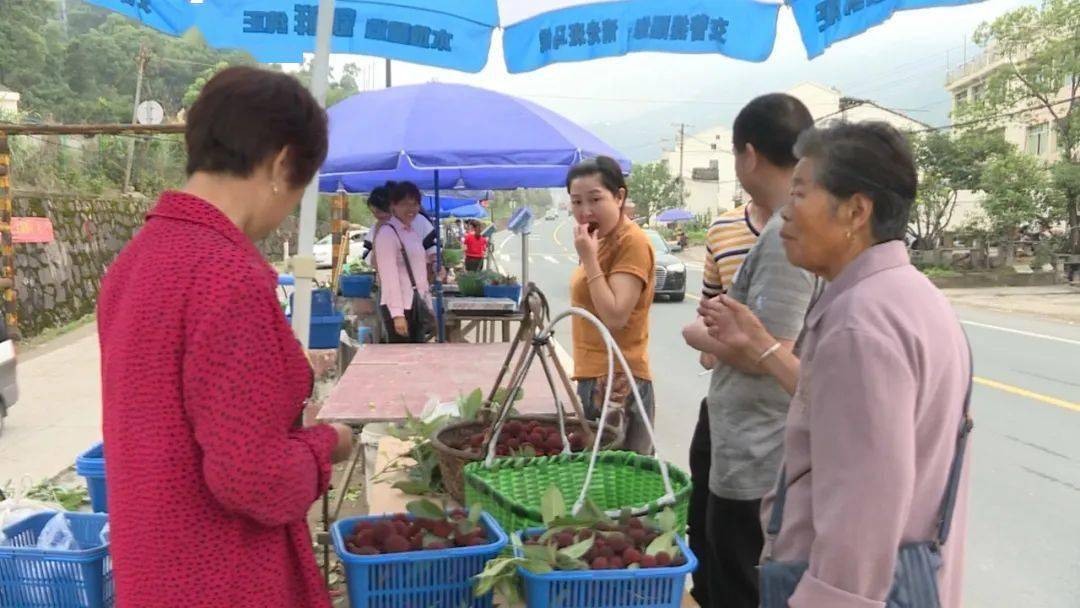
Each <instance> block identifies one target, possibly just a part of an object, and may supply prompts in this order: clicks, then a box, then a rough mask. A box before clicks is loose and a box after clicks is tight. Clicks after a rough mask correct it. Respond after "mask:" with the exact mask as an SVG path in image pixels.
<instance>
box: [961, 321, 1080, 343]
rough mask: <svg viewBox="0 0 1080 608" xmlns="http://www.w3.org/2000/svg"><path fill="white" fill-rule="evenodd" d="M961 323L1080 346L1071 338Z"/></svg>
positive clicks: (967, 322)
mask: <svg viewBox="0 0 1080 608" xmlns="http://www.w3.org/2000/svg"><path fill="white" fill-rule="evenodd" d="M960 322H961V323H963V324H964V325H971V326H973V327H982V328H984V329H993V330H997V331H1001V332H1005V333H1010V334H1017V335H1021V336H1027V337H1029V338H1042V339H1043V340H1053V341H1054V342H1063V343H1065V344H1072V345H1073V346H1080V340H1071V339H1069V338H1061V337H1059V336H1048V335H1046V334H1039V333H1035V332H1033V331H1024V330H1022V329H1013V328H1011V327H1002V326H1000V325H990V324H989V323H979V322H977V321H965V320H963V319H961V320H960Z"/></svg>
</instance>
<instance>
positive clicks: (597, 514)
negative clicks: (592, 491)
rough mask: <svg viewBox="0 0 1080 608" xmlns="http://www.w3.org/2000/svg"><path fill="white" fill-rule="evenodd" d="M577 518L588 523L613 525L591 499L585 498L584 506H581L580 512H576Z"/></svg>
mask: <svg viewBox="0 0 1080 608" xmlns="http://www.w3.org/2000/svg"><path fill="white" fill-rule="evenodd" d="M577 516H578V518H580V519H581V520H583V521H587V522H590V523H600V522H604V523H609V524H610V523H615V522H614V521H612V519H611V518H610V517H608V516H607V513H605V512H604V510H603V509H601V508H600V507H598V506H597V505H596V503H595V502H593V501H592V499H589V498H586V499H585V504H583V505H581V511H578V514H577Z"/></svg>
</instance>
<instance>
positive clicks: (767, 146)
mask: <svg viewBox="0 0 1080 608" xmlns="http://www.w3.org/2000/svg"><path fill="white" fill-rule="evenodd" d="M813 126H814V117H813V116H811V115H810V110H807V109H806V106H805V105H803V102H801V101H799V100H798V99H796V98H794V97H792V96H791V95H788V94H787V93H769V94H768V95H762V96H760V97H756V98H754V99H753V100H751V101H750V103H748V104H746V106H745V107H744V108H743V109H742V110H740V111H739V115H738V116H736V117H735V124H734V126H733V127H732V129H731V140H732V143H734V144H735V150H736V151H738V152H742V151H743V150H745V149H746V144H752V145H753V146H754V150H757V152H758V154H761V155H762V156H764V157H765V159H766V160H768V161H769V162H770V163H772V164H774V165H776V166H777V167H782V168H790V167H794V166H795V163H796V162H798V160H797V159H796V158H795V153H794V152H793V151H792V149H793V148H794V147H795V140H797V139H798V138H799V134H800V133H802V132H803V131H805V130H807V129H809V128H811V127H813Z"/></svg>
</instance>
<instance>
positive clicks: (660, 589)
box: [518, 528, 698, 608]
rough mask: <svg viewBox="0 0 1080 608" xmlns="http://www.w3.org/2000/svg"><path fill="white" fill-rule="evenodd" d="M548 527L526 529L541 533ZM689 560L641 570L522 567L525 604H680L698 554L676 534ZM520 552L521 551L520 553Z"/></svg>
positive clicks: (599, 607) (592, 607) (625, 607)
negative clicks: (539, 569) (540, 571)
mask: <svg viewBox="0 0 1080 608" xmlns="http://www.w3.org/2000/svg"><path fill="white" fill-rule="evenodd" d="M543 532H544V530H543V529H542V528H536V529H532V530H526V531H525V534H527V535H531V534H541V533H543ZM675 542H676V543H677V544H678V545H679V550H680V551H682V554H683V555H684V556H686V563H685V564H683V565H681V566H675V567H670V568H640V569H637V570H584V571H581V570H579V571H560V570H556V571H555V572H549V573H547V574H533V573H532V572H529V571H528V570H526V569H524V568H521V567H519V568H518V572H519V573H521V576H522V577H523V578H524V579H525V605H526V606H528V607H529V608H609V607H610V606H618V607H619V608H679V607H680V606H682V599H683V588H684V587H685V586H686V575H687V574H690V573H691V572H693V571H694V569H696V568H697V563H698V561H697V558H696V557H694V554H693V553H692V552H691V551H690V547H689V546H687V544H686V542H685V541H684V540H683V539H682V538H681V537H678V536H676V538H675ZM519 555H520V553H519Z"/></svg>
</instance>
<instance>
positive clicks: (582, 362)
mask: <svg viewBox="0 0 1080 608" xmlns="http://www.w3.org/2000/svg"><path fill="white" fill-rule="evenodd" d="M566 189H567V191H568V192H569V193H570V208H571V212H572V213H573V215H574V219H575V220H576V222H577V224H576V225H575V226H574V247H575V249H577V252H578V256H579V258H580V260H581V264H580V265H579V266H578V267H577V269H576V270H574V274H573V275H572V276H571V278H570V303H571V305H572V306H575V307H578V308H583V309H585V310H587V311H589V312H591V313H592V314H593V315H595V316H596V317H598V318H599V319H600V320H601V321H602V322H603V323H604V325H605V326H606V327H607V328H608V330H609V331H610V332H611V335H612V337H614V338H615V342H616V343H617V344H618V345H619V348H620V349H621V350H622V352H623V355H624V356H625V357H626V362H627V364H629V366H630V370H631V372H632V373H633V375H634V378H633V380H634V382H635V383H636V384H637V387H638V391H639V393H640V394H641V398H642V401H643V405H644V406H645V409H646V411H647V412H648V416H649V419H650V421H651V420H652V418H653V415H654V400H653V389H652V372H651V371H650V369H649V308H650V307H651V306H652V301H653V290H654V288H655V283H656V275H655V253H654V252H653V249H652V245H651V244H650V243H649V238H648V237H647V236H646V235H645V233H644V231H642V229H641V228H640V227H639V226H638V225H637V224H635V223H634V222H633V221H631V220H629V219H627V218H626V216H625V214H624V213H623V211H624V209H623V207H624V205H625V204H626V197H627V189H626V180H625V179H624V177H623V174H622V169H621V168H620V167H619V164H618V163H617V162H615V160H614V159H612V158H609V157H606V156H600V157H597V158H595V159H590V160H586V161H583V162H581V163H579V164H578V165H576V166H574V167H573V168H572V169H570V172H569V174H567V176H566ZM572 334H573V341H574V379H575V380H577V382H578V395H579V396H580V397H581V401H582V405H583V406H584V409H585V414H586V415H587V416H589V417H590V418H594V419H595V418H599V417H600V409H601V407H602V406H603V400H604V389H605V385H606V382H607V372H608V360H607V348H606V347H605V346H604V342H603V339H602V338H601V336H600V332H599V331H597V329H596V327H594V326H593V325H592V323H590V322H588V321H586V320H585V319H582V318H580V317H574V319H573V331H572ZM615 366H616V380H615V383H614V386H613V387H612V398H611V402H612V404H613V405H623V406H624V407H625V408H628V412H627V414H628V416H629V417H628V419H627V420H628V425H627V437H626V444H625V447H626V448H627V449H630V450H633V451H636V452H640V453H643V454H651V453H652V451H653V446H652V442H651V441H650V440H649V435H648V432H647V431H646V430H645V425H644V421H643V420H642V418H641V413H640V412H639V410H638V408H637V406H636V405H635V404H634V399H633V394H632V392H631V390H630V387H629V383H628V382H627V380H628V379H627V378H626V377H625V375H623V374H621V373H620V372H621V370H620V369H619V363H618V362H617V361H616V363H615Z"/></svg>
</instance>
